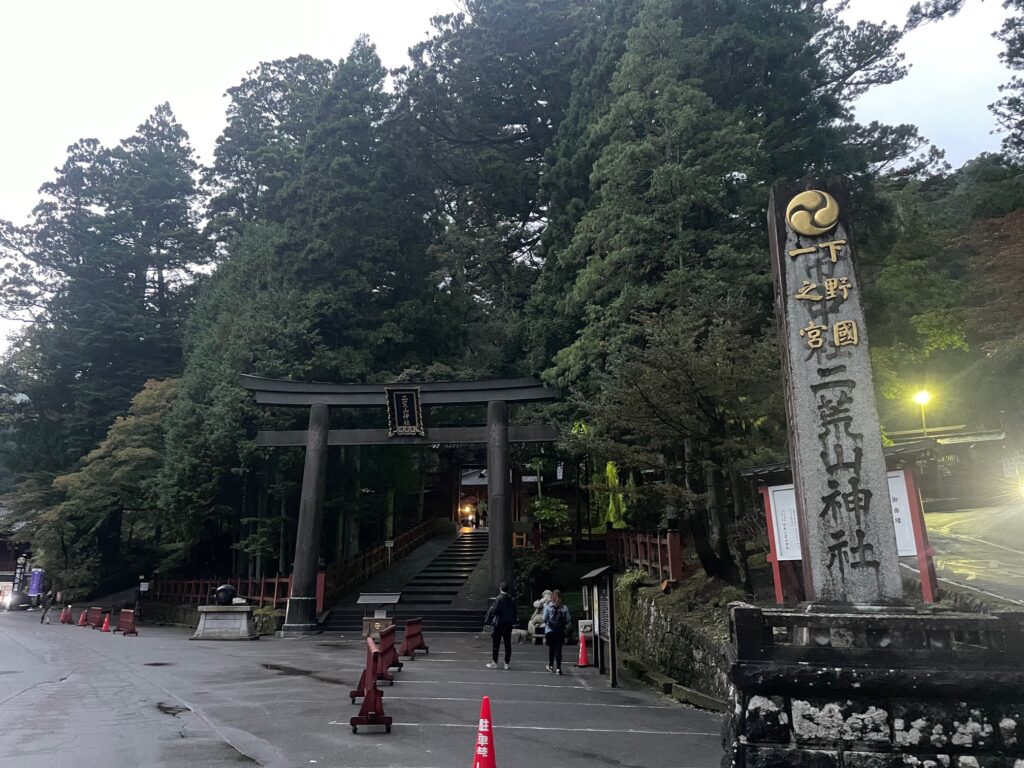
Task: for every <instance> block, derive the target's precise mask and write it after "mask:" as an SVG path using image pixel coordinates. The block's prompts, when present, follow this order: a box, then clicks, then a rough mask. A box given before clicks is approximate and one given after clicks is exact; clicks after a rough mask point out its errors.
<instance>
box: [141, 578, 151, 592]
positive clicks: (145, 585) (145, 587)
mask: <svg viewBox="0 0 1024 768" xmlns="http://www.w3.org/2000/svg"><path fill="white" fill-rule="evenodd" d="M139 592H149V582H148V581H140V582H139Z"/></svg>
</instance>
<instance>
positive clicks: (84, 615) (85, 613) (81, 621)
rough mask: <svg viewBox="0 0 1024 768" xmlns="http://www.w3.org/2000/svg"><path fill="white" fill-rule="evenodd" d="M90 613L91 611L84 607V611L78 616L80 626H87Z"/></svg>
mask: <svg viewBox="0 0 1024 768" xmlns="http://www.w3.org/2000/svg"><path fill="white" fill-rule="evenodd" d="M88 613H89V611H88V610H86V609H85V608H83V609H82V613H81V615H80V616H79V617H78V626H80V627H84V626H85V620H86V619H87V618H88Z"/></svg>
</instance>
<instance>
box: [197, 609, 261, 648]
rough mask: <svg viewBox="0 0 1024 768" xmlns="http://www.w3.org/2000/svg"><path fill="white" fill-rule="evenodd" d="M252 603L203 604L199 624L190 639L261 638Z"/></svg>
mask: <svg viewBox="0 0 1024 768" xmlns="http://www.w3.org/2000/svg"><path fill="white" fill-rule="evenodd" d="M259 638H260V636H259V634H258V633H257V632H256V627H255V626H254V625H253V622H252V606H250V605H201V606H199V626H198V627H196V633H195V634H194V635H192V637H190V638H189V640H259Z"/></svg>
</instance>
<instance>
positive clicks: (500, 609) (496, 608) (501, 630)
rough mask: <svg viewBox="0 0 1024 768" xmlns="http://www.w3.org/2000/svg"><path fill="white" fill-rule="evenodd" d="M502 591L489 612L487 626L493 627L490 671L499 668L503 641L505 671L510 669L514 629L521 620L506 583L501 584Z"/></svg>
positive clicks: (488, 666)
mask: <svg viewBox="0 0 1024 768" xmlns="http://www.w3.org/2000/svg"><path fill="white" fill-rule="evenodd" d="M500 590H501V591H500V592H498V597H497V598H495V600H494V603H492V604H491V608H490V610H488V611H487V624H489V625H490V626H491V627H492V631H491V663H490V664H488V665H487V668H488V669H497V668H498V648H499V647H500V645H501V642H502V640H504V641H505V669H508V668H509V665H510V664H511V663H512V628H513V627H514V626H515V625H516V621H517V620H518V618H519V617H518V615H517V613H516V604H515V601H514V600H513V599H512V598H511V596H510V595H509V594H508V586H507V585H506V584H505V582H502V583H501V587H500Z"/></svg>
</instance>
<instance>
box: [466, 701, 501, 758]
mask: <svg viewBox="0 0 1024 768" xmlns="http://www.w3.org/2000/svg"><path fill="white" fill-rule="evenodd" d="M472 768H498V764H497V762H496V761H495V756H494V731H493V730H492V729H491V699H490V697H488V696H484V698H483V701H481V702H480V726H479V727H478V728H477V731H476V744H474V745H473V766H472Z"/></svg>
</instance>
